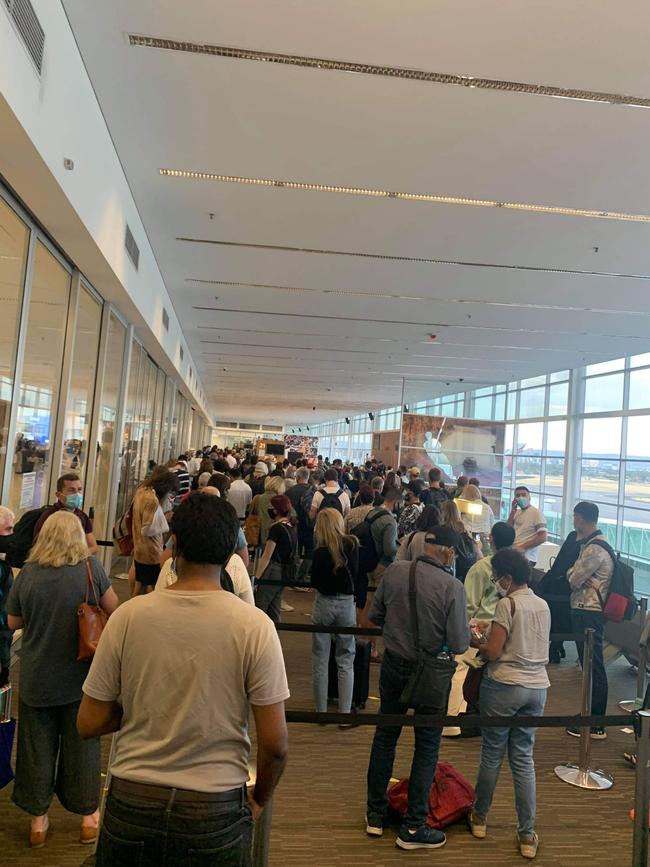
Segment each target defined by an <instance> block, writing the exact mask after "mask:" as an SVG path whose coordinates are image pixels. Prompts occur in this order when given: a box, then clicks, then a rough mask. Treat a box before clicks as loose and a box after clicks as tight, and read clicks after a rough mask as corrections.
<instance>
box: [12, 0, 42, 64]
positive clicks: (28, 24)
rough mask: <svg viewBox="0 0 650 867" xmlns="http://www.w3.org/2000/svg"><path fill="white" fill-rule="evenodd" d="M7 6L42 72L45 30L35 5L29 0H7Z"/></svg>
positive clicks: (26, 46)
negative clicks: (37, 15) (35, 10)
mask: <svg viewBox="0 0 650 867" xmlns="http://www.w3.org/2000/svg"><path fill="white" fill-rule="evenodd" d="M5 6H6V7H7V11H8V12H9V15H10V17H11V20H12V21H13V23H14V26H15V28H16V30H17V32H18V35H19V36H20V38H21V39H22V41H23V44H24V46H25V48H26V49H27V53H28V54H29V56H30V57H31V58H32V60H33V61H34V66H35V67H36V69H38V71H39V73H41V72H42V71H43V53H44V51H45V31H44V30H43V28H42V27H41V24H40V21H39V20H38V18H37V17H36V12H34V7H33V6H32V4H31V3H30V2H29V0H5Z"/></svg>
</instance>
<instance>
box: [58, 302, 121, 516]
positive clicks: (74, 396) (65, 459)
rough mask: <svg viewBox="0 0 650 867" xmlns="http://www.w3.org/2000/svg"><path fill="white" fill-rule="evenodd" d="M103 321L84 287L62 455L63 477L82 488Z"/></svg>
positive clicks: (100, 310)
mask: <svg viewBox="0 0 650 867" xmlns="http://www.w3.org/2000/svg"><path fill="white" fill-rule="evenodd" d="M101 320H102V305H101V304H100V303H99V301H97V299H96V298H95V297H94V296H93V295H91V294H90V292H89V291H88V290H87V289H86V288H85V286H83V285H82V286H81V287H80V291H79V304H78V309H77V326H76V331H75V335H74V349H73V360H72V371H71V374H70V390H69V392H68V397H67V403H66V409H65V422H64V428H63V453H62V455H61V474H63V473H68V472H75V473H78V474H79V477H80V478H81V482H82V484H84V482H85V478H86V467H87V461H88V431H89V429H90V415H91V412H92V406H93V397H94V394H95V377H96V375H97V352H98V349H99V330H100V327H101ZM118 357H119V356H118ZM85 502H86V504H88V502H89V500H88V499H86V500H85Z"/></svg>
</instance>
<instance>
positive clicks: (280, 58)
mask: <svg viewBox="0 0 650 867" xmlns="http://www.w3.org/2000/svg"><path fill="white" fill-rule="evenodd" d="M129 43H130V45H132V46H133V47H141V48H159V49H165V50H167V51H184V52H188V53H190V54H207V55H210V56H211V57H226V58H232V59H235V60H256V61H260V62H265V63H275V64H279V65H283V66H300V67H306V68H308V69H318V70H324V71H334V72H353V73H357V74H362V75H375V76H381V77H386V78H403V79H407V80H409V81H424V82H429V83H432V84H449V85H457V86H459V87H467V88H471V89H478V90H497V91H504V92H507V93H526V94H531V95H533V96H547V97H555V98H558V99H573V100H577V101H579V102H603V103H613V104H615V105H629V106H633V107H634V108H648V107H650V99H648V98H647V97H639V96H627V95H625V94H622V93H607V92H603V91H598V90H583V89H581V88H570V87H556V86H555V85H547V84H527V83H525V82H521V81H504V80H499V79H494V78H478V77H476V76H473V75H457V74H454V73H448V72H429V71H427V70H424V69H410V68H408V67H404V66H380V65H377V64H374V63H359V62H356V61H349V60H332V59H329V58H324V57H306V56H304V55H300V54H282V53H279V52H275V51H255V50H252V49H247V48H233V47H232V46H229V45H211V44H209V43H203V42H188V41H180V40H177V39H161V38H159V37H156V36H139V35H137V34H134V33H130V34H129Z"/></svg>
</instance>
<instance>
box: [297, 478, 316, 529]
mask: <svg viewBox="0 0 650 867" xmlns="http://www.w3.org/2000/svg"><path fill="white" fill-rule="evenodd" d="M315 493H316V492H315V491H314V489H313V488H311V487H310V488H309V490H308V491H305V493H304V494H303V495H302V497H301V498H300V504H299V506H298V509H297V512H298V526H299V527H300V528H301V529H303V530H311V529H312V528H313V524H312V522H311V519H310V518H309V512H310V511H311V504H312V502H313V499H314V494H315Z"/></svg>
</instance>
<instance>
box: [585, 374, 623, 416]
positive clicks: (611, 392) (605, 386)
mask: <svg viewBox="0 0 650 867" xmlns="http://www.w3.org/2000/svg"><path fill="white" fill-rule="evenodd" d="M624 376H625V374H623V373H615V374H613V375H612V376H597V377H596V378H595V379H588V380H587V382H586V385H585V412H614V411H615V410H618V409H622V408H623V379H624Z"/></svg>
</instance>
